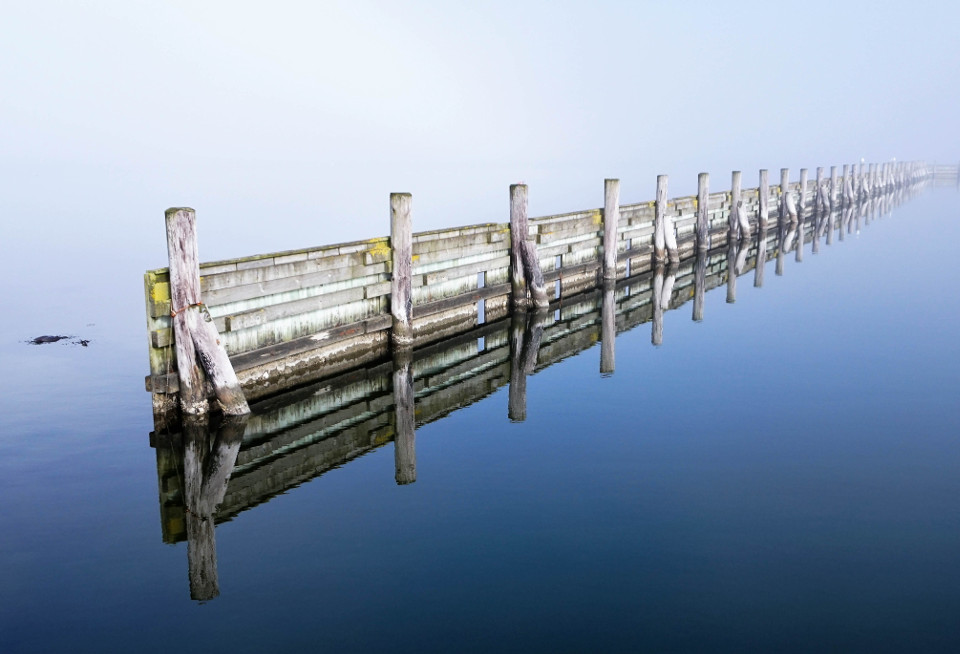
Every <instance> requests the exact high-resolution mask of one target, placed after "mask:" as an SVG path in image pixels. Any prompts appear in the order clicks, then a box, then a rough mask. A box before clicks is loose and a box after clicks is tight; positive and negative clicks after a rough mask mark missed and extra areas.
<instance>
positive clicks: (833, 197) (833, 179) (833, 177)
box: [830, 166, 839, 211]
mask: <svg viewBox="0 0 960 654" xmlns="http://www.w3.org/2000/svg"><path fill="white" fill-rule="evenodd" d="M838 191H839V189H838V188H837V167H836V166H830V211H833V210H834V208H835V207H836V206H837V193H838Z"/></svg>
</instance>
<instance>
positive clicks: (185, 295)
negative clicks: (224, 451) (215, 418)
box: [166, 207, 250, 415]
mask: <svg viewBox="0 0 960 654" xmlns="http://www.w3.org/2000/svg"><path fill="white" fill-rule="evenodd" d="M166 227H167V255H168V257H169V260H170V307H171V315H172V316H173V331H174V341H175V348H176V353H177V373H178V375H179V378H180V379H179V381H180V406H181V408H182V410H183V412H184V413H187V414H198V413H204V412H205V411H207V409H208V404H207V398H206V392H205V389H204V371H206V376H207V377H208V378H209V379H210V383H211V384H212V385H213V390H214V392H215V393H216V396H217V399H218V400H219V401H220V404H221V406H222V408H223V412H224V413H226V414H227V415H245V414H247V413H250V408H249V407H248V406H247V400H246V398H245V397H244V395H243V390H242V389H241V388H240V381H239V380H238V379H237V374H236V372H234V370H233V366H232V365H231V364H230V358H229V356H227V351H226V349H225V348H224V347H223V345H222V343H221V342H220V334H219V333H218V332H217V327H216V325H214V323H213V320H211V318H210V314H209V313H208V312H207V309H206V307H205V306H204V305H203V302H202V299H201V296H200V258H199V255H198V253H197V217H196V212H194V210H193V209H190V208H188V207H175V208H171V209H167V211H166ZM198 362H199V365H198ZM201 366H202V369H201Z"/></svg>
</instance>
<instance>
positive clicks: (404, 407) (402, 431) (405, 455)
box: [393, 347, 417, 486]
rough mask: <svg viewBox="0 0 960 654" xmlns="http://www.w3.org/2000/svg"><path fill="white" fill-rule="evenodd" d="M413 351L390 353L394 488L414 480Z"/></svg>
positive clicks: (400, 350)
mask: <svg viewBox="0 0 960 654" xmlns="http://www.w3.org/2000/svg"><path fill="white" fill-rule="evenodd" d="M412 364H413V350H412V348H409V347H405V348H397V349H395V350H394V352H393V408H394V432H393V433H394V436H393V465H394V479H395V480H396V482H397V485H399V486H403V485H405V484H412V483H413V482H415V481H416V480H417V450H416V412H415V410H414V394H413V365H412Z"/></svg>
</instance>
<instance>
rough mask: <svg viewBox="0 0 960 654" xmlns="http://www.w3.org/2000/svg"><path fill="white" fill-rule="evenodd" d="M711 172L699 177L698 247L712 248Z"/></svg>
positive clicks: (700, 248)
mask: <svg viewBox="0 0 960 654" xmlns="http://www.w3.org/2000/svg"><path fill="white" fill-rule="evenodd" d="M709 187H710V174H709V173H700V175H699V177H698V178H697V227H696V234H697V249H698V250H707V249H709V248H710V215H709V211H710V193H709Z"/></svg>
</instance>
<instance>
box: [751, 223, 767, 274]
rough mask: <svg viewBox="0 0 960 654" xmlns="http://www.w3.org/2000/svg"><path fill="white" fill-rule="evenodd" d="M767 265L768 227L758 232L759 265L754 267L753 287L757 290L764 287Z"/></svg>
mask: <svg viewBox="0 0 960 654" xmlns="http://www.w3.org/2000/svg"><path fill="white" fill-rule="evenodd" d="M766 264H767V229H766V226H763V227H761V228H760V229H758V230H757V263H756V265H755V266H754V267H753V285H754V286H755V287H756V288H760V287H762V286H763V269H764V268H765V267H766Z"/></svg>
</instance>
